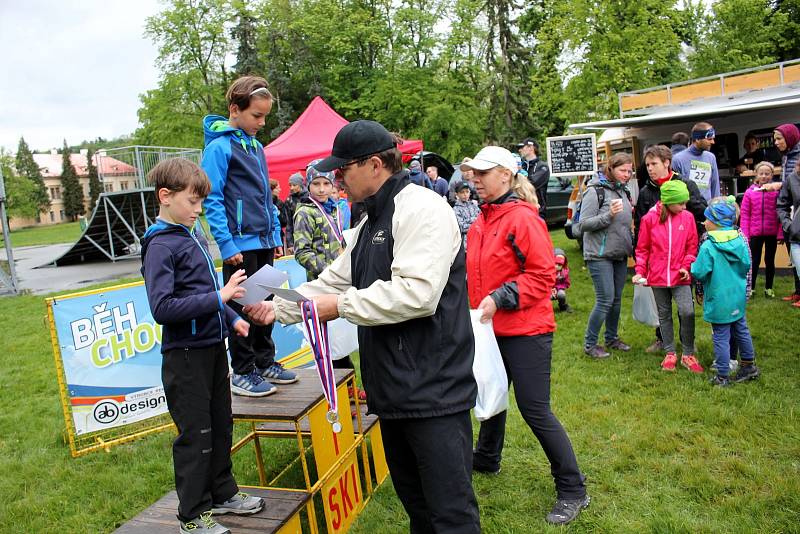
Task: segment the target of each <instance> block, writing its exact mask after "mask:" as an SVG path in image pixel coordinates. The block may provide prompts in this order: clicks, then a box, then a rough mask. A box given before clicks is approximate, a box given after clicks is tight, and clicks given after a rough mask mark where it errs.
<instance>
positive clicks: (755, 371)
mask: <svg viewBox="0 0 800 534" xmlns="http://www.w3.org/2000/svg"><path fill="white" fill-rule="evenodd" d="M760 374H761V370H760V369H759V368H758V367H756V364H754V363H751V364H750V365H742V366H741V367H739V372H738V373H736V376H734V377H733V380H734V381H736V382H747V381H748V380H755V379H756V378H758V376H759V375H760Z"/></svg>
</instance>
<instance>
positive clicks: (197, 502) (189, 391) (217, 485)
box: [161, 343, 239, 521]
mask: <svg viewBox="0 0 800 534" xmlns="http://www.w3.org/2000/svg"><path fill="white" fill-rule="evenodd" d="M161 380H162V382H163V383H164V393H165V394H166V397H167V406H168V407H169V414H170V415H171V416H172V420H173V421H174V422H175V426H177V427H178V437H177V438H175V441H174V442H173V444H172V462H173V464H174V467H175V489H176V490H177V492H178V519H180V520H181V521H190V520H192V519H195V518H196V517H197V516H199V515H200V514H201V513H203V512H206V511H208V510H210V509H211V505H212V504H213V503H222V502H225V501H227V500H228V499H230V498H231V497H233V496H234V495H235V494H236V493H237V492H238V491H239V487H238V486H237V485H236V481H235V480H234V478H233V472H232V469H233V464H232V463H231V444H232V441H233V416H232V415H231V385H230V381H229V379H228V356H227V353H226V352H225V344H224V343H217V344H216V345H212V346H210V347H205V348H202V349H172V350H168V351H166V352H165V353H164V359H163V363H162V365H161Z"/></svg>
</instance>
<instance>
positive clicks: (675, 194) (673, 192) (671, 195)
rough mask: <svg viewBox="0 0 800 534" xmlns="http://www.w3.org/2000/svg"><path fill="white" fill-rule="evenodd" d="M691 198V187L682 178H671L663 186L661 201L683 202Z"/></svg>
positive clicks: (665, 202) (670, 202) (669, 202)
mask: <svg viewBox="0 0 800 534" xmlns="http://www.w3.org/2000/svg"><path fill="white" fill-rule="evenodd" d="M688 200H689V188H688V187H686V184H685V183H683V181H682V180H669V181H668V182H664V184H663V185H662V186H661V203H662V204H664V205H665V206H666V205H669V204H682V203H684V202H686V201H688Z"/></svg>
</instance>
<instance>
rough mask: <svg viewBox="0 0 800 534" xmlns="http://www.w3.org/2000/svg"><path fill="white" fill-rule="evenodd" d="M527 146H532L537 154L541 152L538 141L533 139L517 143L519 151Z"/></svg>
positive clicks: (528, 138)
mask: <svg viewBox="0 0 800 534" xmlns="http://www.w3.org/2000/svg"><path fill="white" fill-rule="evenodd" d="M525 145H531V146H532V147H533V148H535V149H536V151H537V152H538V151H539V143H537V142H536V139H534V138H533V137H526V138H525V139H523V140H522V141H520V142H519V143H517V149H520V148H522V147H524V146H525Z"/></svg>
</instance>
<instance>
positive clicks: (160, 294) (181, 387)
mask: <svg viewBox="0 0 800 534" xmlns="http://www.w3.org/2000/svg"><path fill="white" fill-rule="evenodd" d="M148 180H149V181H150V182H151V183H152V184H153V185H154V187H155V193H156V197H157V198H158V202H159V205H160V209H159V214H158V218H157V219H156V222H155V224H153V225H152V226H150V228H148V229H147V232H145V235H144V239H143V241H142V275H143V276H144V283H145V289H146V290H147V300H148V302H149V303H150V311H151V312H152V313H153V319H155V321H156V322H157V323H158V324H160V325H162V326H163V332H162V339H161V352H162V355H163V361H162V364H161V380H162V382H163V385H164V393H165V395H166V397H167V406H168V407H169V413H170V415H171V416H172V419H173V421H174V422H175V426H177V427H178V437H177V438H176V439H175V441H174V443H173V446H172V459H173V464H174V468H175V489H176V490H177V493H178V519H179V520H180V523H181V526H180V531H181V532H187V533H188V532H192V533H195V534H198V533H207V534H208V533H213V534H224V533H226V532H230V531H229V530H228V529H226V528H225V527H222V526H221V525H219V524H218V523H216V522H215V521H214V520H213V519H212V518H211V515H212V514H224V513H235V514H254V513H256V512H258V511H260V510H261V509H262V508H263V506H264V502H263V500H262V499H261V498H257V497H252V496H249V495H247V494H245V493H241V492H239V487H238V486H237V484H236V481H235V480H234V478H233V473H232V467H233V466H232V464H231V455H230V450H231V443H232V440H233V417H232V415H231V391H230V382H229V381H228V357H227V353H226V351H225V337H226V336H227V335H228V333H229V332H230V331H233V332H235V334H236V335H238V336H247V333H248V330H249V327H250V325H249V324H248V323H247V322H246V321H244V320H242V318H241V317H239V316H238V315H237V314H236V313H235V312H234V311H233V310H232V309H231V308H230V307H229V306H227V305H226V304H225V303H226V302H228V301H229V300H230V299H232V298H236V297H240V296H242V295H244V291H245V290H244V288H242V287H239V284H240V283H241V282H242V281H243V280H244V279H245V278H246V276H245V274H244V271H243V270H241V269H240V270H238V271H236V272H235V273H233V275H232V276H231V277H230V280H229V281H228V283H227V284H225V286H224V287H220V285H219V283H218V281H217V273H216V271H215V270H214V263H213V262H212V261H211V256H210V254H209V253H208V242H207V241H206V239H205V237H204V236H203V234H202V231H201V230H200V225H199V224H196V223H197V217H198V216H199V215H200V211H201V209H202V203H203V198H204V197H205V196H206V195H207V194H208V191H209V189H210V187H211V186H210V183H209V181H208V177H207V176H206V175H205V173H204V172H203V171H202V169H200V167H198V166H197V165H196V164H194V163H192V162H190V161H188V160H185V159H181V158H177V159H171V160H167V161H163V162H161V163H159V164H158V165H156V166H155V167H153V170H152V171H150V174H149V175H148Z"/></svg>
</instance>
